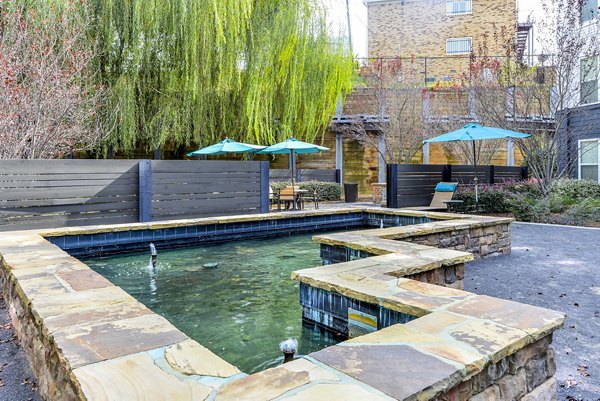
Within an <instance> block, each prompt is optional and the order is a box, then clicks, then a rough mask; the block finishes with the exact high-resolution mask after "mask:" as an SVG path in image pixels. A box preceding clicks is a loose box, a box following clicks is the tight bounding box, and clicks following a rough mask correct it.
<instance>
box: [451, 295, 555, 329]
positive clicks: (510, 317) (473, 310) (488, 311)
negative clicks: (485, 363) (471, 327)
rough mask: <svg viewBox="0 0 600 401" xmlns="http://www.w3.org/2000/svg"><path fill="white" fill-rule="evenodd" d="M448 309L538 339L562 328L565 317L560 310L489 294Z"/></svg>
mask: <svg viewBox="0 0 600 401" xmlns="http://www.w3.org/2000/svg"><path fill="white" fill-rule="evenodd" d="M448 310H450V311H453V312H456V313H461V314H463V315H469V316H475V317H478V318H481V319H488V320H492V321H494V322H497V323H500V324H503V325H506V326H510V327H514V328H517V329H521V330H524V331H525V332H527V333H528V334H530V335H533V336H534V337H535V338H536V339H537V338H541V337H543V336H545V335H547V334H548V333H550V332H552V331H554V330H556V329H557V328H560V327H561V326H562V324H563V322H564V319H565V315H564V314H563V313H560V312H556V311H552V310H549V309H544V308H539V307H537V306H531V305H526V304H521V303H517V302H513V301H508V300H505V299H500V298H492V297H489V296H487V295H478V296H476V297H473V298H470V299H468V300H465V301H463V302H461V303H458V304H456V305H453V306H451V307H450V308H448Z"/></svg>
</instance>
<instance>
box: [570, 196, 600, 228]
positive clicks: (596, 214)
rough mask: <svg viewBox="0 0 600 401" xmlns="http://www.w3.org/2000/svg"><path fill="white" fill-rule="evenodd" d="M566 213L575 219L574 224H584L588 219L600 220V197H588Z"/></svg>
mask: <svg viewBox="0 0 600 401" xmlns="http://www.w3.org/2000/svg"><path fill="white" fill-rule="evenodd" d="M566 214H567V215H568V216H569V217H571V218H572V219H573V224H577V225H580V224H583V223H585V222H588V221H593V222H600V198H597V199H594V198H588V199H585V200H583V201H581V202H580V203H578V204H576V205H574V206H572V207H571V208H569V209H568V210H567V212H566Z"/></svg>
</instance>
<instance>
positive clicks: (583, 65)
mask: <svg viewBox="0 0 600 401" xmlns="http://www.w3.org/2000/svg"><path fill="white" fill-rule="evenodd" d="M579 69H580V76H581V85H580V87H579V92H580V93H579V95H580V100H581V103H583V104H588V103H596V102H597V101H598V57H586V58H582V59H581V61H580V62H579Z"/></svg>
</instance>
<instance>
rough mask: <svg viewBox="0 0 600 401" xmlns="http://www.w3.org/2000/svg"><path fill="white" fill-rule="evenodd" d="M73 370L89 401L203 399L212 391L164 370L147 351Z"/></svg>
mask: <svg viewBox="0 0 600 401" xmlns="http://www.w3.org/2000/svg"><path fill="white" fill-rule="evenodd" d="M73 373H74V375H75V377H76V378H77V380H78V381H79V383H80V384H81V390H82V391H83V393H84V394H85V396H86V398H87V399H88V400H89V401H175V400H177V401H201V400H205V399H207V398H208V397H209V395H210V394H211V393H212V391H213V389H212V388H211V387H208V386H205V385H203V384H200V383H197V382H194V381H184V380H181V379H179V378H177V377H176V376H174V375H172V374H169V373H167V372H165V371H163V370H162V369H161V368H159V367H158V366H157V365H156V364H155V363H154V360H153V359H152V358H151V357H150V356H149V355H147V354H136V355H130V356H127V357H125V358H119V359H113V360H110V361H105V362H99V363H94V364H91V365H87V366H84V367H81V368H78V369H75V370H74V371H73Z"/></svg>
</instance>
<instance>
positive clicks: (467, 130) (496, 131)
mask: <svg viewBox="0 0 600 401" xmlns="http://www.w3.org/2000/svg"><path fill="white" fill-rule="evenodd" d="M530 136H531V135H530V134H523V133H521V132H516V131H510V130H506V129H502V128H494V127H486V126H483V125H481V124H477V123H469V124H467V125H465V126H464V127H462V128H461V129H458V130H456V131H452V132H448V133H446V134H443V135H440V136H436V137H435V138H431V139H427V140H426V141H424V142H425V143H434V142H458V141H471V142H472V143H473V170H474V172H475V174H474V175H475V177H474V178H473V181H475V202H479V194H478V190H477V181H478V179H477V152H476V151H475V141H480V140H484V139H509V138H517V139H522V138H529V137H530Z"/></svg>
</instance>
